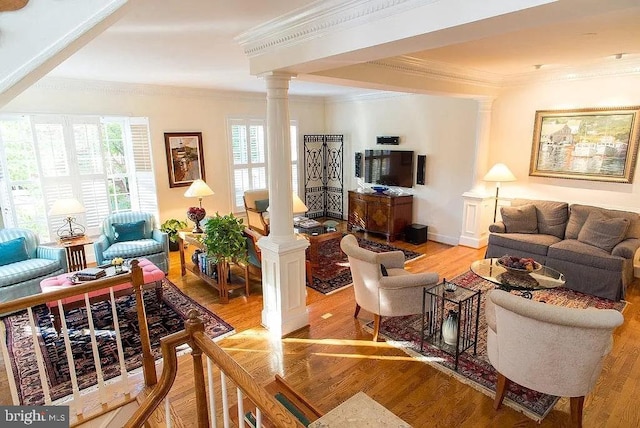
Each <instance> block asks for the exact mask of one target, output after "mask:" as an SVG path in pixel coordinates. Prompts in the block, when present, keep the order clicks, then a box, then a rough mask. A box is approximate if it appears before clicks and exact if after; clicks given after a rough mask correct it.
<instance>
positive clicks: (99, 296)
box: [40, 258, 164, 332]
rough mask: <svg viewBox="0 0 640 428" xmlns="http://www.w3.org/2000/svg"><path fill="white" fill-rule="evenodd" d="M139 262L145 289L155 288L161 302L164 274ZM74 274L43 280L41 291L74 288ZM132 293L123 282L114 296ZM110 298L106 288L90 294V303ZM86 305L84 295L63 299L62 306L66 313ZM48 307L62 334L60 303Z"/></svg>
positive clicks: (140, 260)
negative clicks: (72, 277) (72, 278)
mask: <svg viewBox="0 0 640 428" xmlns="http://www.w3.org/2000/svg"><path fill="white" fill-rule="evenodd" d="M138 262H139V264H138V266H140V268H142V275H143V278H144V288H145V289H148V288H152V287H153V288H155V290H156V297H157V299H158V300H160V299H161V298H162V280H163V279H164V272H163V271H162V270H161V269H159V268H158V267H157V266H156V265H154V264H153V263H151V262H150V261H149V260H147V259H144V258H142V259H139V260H138ZM73 274H74V272H68V273H63V274H60V275H58V276H54V277H51V278H47V279H43V280H42V281H41V282H40V290H41V291H42V293H47V292H51V291H58V290H63V289H65V288H69V287H73V286H74V285H75V284H74V283H73V282H71V280H70V279H69V277H71V276H73ZM132 292H133V288H132V287H131V283H130V282H123V283H122V284H119V285H116V286H114V287H113V294H114V296H115V297H120V296H125V295H127V294H131V293H132ZM109 298H110V294H109V288H104V289H102V290H96V291H92V292H91V293H89V302H91V303H96V302H100V301H103V300H107V299H109ZM84 304H85V302H84V294H78V295H76V296H71V297H67V298H66V299H62V306H63V308H64V310H65V311H69V310H71V309H76V308H79V307H82V306H84ZM47 307H49V310H50V311H51V314H52V315H53V326H54V327H55V329H56V331H57V332H60V326H61V322H60V313H59V310H58V301H57V300H56V301H53V302H47Z"/></svg>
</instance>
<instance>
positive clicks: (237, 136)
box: [229, 119, 298, 212]
mask: <svg viewBox="0 0 640 428" xmlns="http://www.w3.org/2000/svg"><path fill="white" fill-rule="evenodd" d="M297 129H298V127H297V125H296V122H295V121H291V130H290V131H291V185H292V188H293V191H294V192H295V193H298V130H297ZM265 130H266V126H265V123H264V120H262V119H230V120H229V135H230V136H231V156H232V165H233V169H232V177H231V179H232V185H233V194H232V195H233V210H234V212H240V211H244V202H243V200H242V196H243V195H244V192H245V190H251V189H265V188H267V186H268V182H267V177H268V175H267V174H268V171H267V143H266V135H265Z"/></svg>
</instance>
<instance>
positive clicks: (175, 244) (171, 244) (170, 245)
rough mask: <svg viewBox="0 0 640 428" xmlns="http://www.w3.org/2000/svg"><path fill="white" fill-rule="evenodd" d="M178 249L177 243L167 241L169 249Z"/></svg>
mask: <svg viewBox="0 0 640 428" xmlns="http://www.w3.org/2000/svg"><path fill="white" fill-rule="evenodd" d="M179 249H180V246H179V245H178V243H177V242H171V241H169V251H178V250H179Z"/></svg>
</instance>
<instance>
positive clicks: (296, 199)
mask: <svg viewBox="0 0 640 428" xmlns="http://www.w3.org/2000/svg"><path fill="white" fill-rule="evenodd" d="M307 211H309V208H307V206H306V205H305V204H304V202H302V199H300V196H298V195H296V194H295V193H294V194H293V215H297V214H304V213H306V212H307Z"/></svg>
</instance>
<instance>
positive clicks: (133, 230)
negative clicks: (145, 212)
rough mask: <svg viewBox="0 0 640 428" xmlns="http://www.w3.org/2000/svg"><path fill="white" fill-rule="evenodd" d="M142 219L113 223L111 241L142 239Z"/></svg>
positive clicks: (143, 224)
mask: <svg viewBox="0 0 640 428" xmlns="http://www.w3.org/2000/svg"><path fill="white" fill-rule="evenodd" d="M145 224H146V222H145V221H144V220H139V221H134V222H131V223H113V224H112V225H111V226H112V227H113V237H114V241H113V242H127V241H137V240H139V239H144V226H145Z"/></svg>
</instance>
